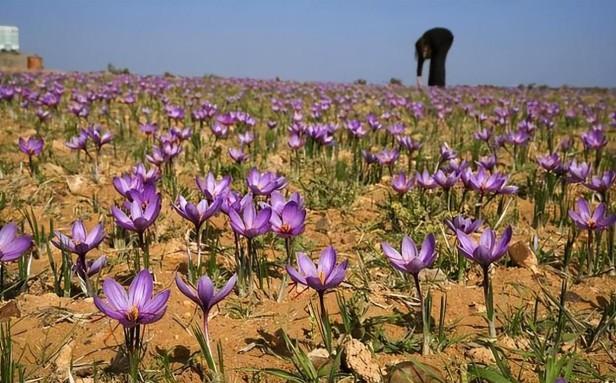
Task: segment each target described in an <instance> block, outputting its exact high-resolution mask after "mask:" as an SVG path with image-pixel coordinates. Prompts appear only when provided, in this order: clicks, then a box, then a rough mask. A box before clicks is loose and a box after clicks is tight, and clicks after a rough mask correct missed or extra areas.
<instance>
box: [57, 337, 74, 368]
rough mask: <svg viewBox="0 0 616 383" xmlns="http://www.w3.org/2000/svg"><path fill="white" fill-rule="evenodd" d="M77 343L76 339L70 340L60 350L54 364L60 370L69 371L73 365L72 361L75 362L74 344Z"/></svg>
mask: <svg viewBox="0 0 616 383" xmlns="http://www.w3.org/2000/svg"><path fill="white" fill-rule="evenodd" d="M74 345H75V341H72V340H71V341H70V342H68V343H66V344H65V345H64V346H62V348H60V351H59V352H58V357H57V358H56V360H55V362H54V364H55V365H56V368H57V369H58V371H67V370H68V369H69V368H70V367H71V363H72V362H73V346H74Z"/></svg>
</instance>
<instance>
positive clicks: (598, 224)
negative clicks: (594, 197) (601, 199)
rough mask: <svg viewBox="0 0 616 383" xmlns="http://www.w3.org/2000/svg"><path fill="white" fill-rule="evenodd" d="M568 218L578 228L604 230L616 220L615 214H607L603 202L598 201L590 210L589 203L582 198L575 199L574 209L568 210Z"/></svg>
mask: <svg viewBox="0 0 616 383" xmlns="http://www.w3.org/2000/svg"><path fill="white" fill-rule="evenodd" d="M569 218H571V220H572V221H573V222H574V223H575V225H576V226H577V227H578V228H580V229H583V230H592V231H601V230H604V229H606V228H608V227H610V226H612V225H613V224H614V223H615V222H616V215H614V214H607V208H606V206H605V204H604V203H600V204H599V205H597V207H596V208H595V210H594V211H592V210H591V209H590V204H589V203H588V201H586V200H585V199H584V198H578V199H577V201H575V209H572V210H569Z"/></svg>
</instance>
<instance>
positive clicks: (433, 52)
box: [415, 28, 453, 86]
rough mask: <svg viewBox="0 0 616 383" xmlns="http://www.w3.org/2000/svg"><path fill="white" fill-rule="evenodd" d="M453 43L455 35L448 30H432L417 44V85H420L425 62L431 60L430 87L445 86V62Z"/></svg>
mask: <svg viewBox="0 0 616 383" xmlns="http://www.w3.org/2000/svg"><path fill="white" fill-rule="evenodd" d="M452 43H453V34H452V33H451V31H450V30H449V29H446V28H432V29H430V30H428V31H426V32H425V33H424V34H423V35H422V36H421V37H420V38H419V40H417V42H416V43H415V57H416V58H417V85H419V84H420V81H419V79H420V78H421V72H422V69H423V63H424V60H427V59H429V60H430V75H429V77H428V85H429V86H445V60H446V59H447V52H449V48H451V44H452Z"/></svg>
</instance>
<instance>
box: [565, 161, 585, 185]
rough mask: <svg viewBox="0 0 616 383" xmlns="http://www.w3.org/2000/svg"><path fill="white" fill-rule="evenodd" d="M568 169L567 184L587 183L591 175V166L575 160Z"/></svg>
mask: <svg viewBox="0 0 616 383" xmlns="http://www.w3.org/2000/svg"><path fill="white" fill-rule="evenodd" d="M567 168H568V173H567V182H569V183H585V182H586V180H587V179H588V175H589V174H590V165H589V164H587V163H586V162H580V163H578V162H577V161H576V160H573V161H571V163H570V164H569V166H568V167H567Z"/></svg>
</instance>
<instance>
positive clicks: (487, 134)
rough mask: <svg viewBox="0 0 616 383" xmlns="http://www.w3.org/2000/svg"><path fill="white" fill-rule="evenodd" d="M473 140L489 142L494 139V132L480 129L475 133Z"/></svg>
mask: <svg viewBox="0 0 616 383" xmlns="http://www.w3.org/2000/svg"><path fill="white" fill-rule="evenodd" d="M473 138H475V139H476V140H479V141H484V142H488V141H490V138H492V131H491V130H490V129H485V128H484V129H480V130H478V131H476V132H475V133H473Z"/></svg>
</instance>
